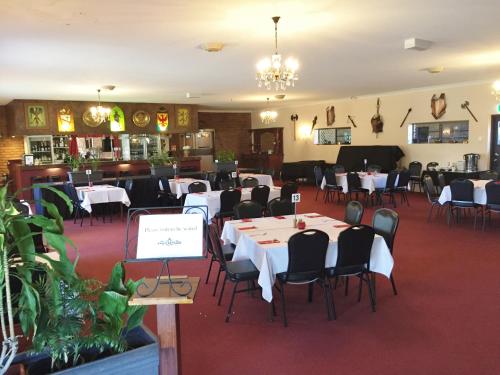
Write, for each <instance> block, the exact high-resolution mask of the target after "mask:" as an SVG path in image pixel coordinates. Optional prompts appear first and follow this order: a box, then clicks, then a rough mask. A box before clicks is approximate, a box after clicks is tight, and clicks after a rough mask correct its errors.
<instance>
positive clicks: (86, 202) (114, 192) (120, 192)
mask: <svg viewBox="0 0 500 375" xmlns="http://www.w3.org/2000/svg"><path fill="white" fill-rule="evenodd" d="M76 191H77V192H78V197H79V198H80V199H81V200H82V201H83V202H82V204H81V205H82V207H83V208H84V209H85V210H86V211H87V212H92V205H93V204H99V203H111V202H121V203H123V204H124V205H125V206H127V207H128V206H130V199H129V198H128V195H127V192H126V191H125V189H123V188H121V187H116V186H111V185H94V186H92V187H88V186H79V187H77V188H76Z"/></svg>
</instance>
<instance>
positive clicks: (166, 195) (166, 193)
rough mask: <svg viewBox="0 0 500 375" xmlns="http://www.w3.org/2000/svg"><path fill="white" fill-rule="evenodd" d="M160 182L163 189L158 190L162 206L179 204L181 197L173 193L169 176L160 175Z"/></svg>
mask: <svg viewBox="0 0 500 375" xmlns="http://www.w3.org/2000/svg"><path fill="white" fill-rule="evenodd" d="M127 181H128V180H127ZM130 181H132V180H130ZM160 182H161V187H162V189H161V190H160V191H158V194H159V200H160V205H161V206H162V207H168V206H176V205H179V204H180V199H178V198H177V196H176V195H175V194H174V193H172V190H171V189H170V182H169V180H168V178H167V177H164V176H162V177H160ZM125 190H126V189H125Z"/></svg>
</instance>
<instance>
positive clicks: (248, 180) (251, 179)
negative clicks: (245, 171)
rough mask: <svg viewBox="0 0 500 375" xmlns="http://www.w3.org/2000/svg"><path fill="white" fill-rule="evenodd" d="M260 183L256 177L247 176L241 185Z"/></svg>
mask: <svg viewBox="0 0 500 375" xmlns="http://www.w3.org/2000/svg"><path fill="white" fill-rule="evenodd" d="M258 184H259V180H257V179H256V178H255V177H247V178H245V179H244V180H243V181H242V182H241V185H242V186H243V187H245V188H250V187H252V188H253V187H256V186H257V185H258Z"/></svg>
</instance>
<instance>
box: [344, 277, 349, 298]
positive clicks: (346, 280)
mask: <svg viewBox="0 0 500 375" xmlns="http://www.w3.org/2000/svg"><path fill="white" fill-rule="evenodd" d="M344 281H345V290H344V295H345V296H346V297H347V295H348V294H349V277H348V276H346V277H344Z"/></svg>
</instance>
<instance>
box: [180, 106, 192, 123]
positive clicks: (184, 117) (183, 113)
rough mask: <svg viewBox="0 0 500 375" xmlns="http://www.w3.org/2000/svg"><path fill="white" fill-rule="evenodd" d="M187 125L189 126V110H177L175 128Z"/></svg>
mask: <svg viewBox="0 0 500 375" xmlns="http://www.w3.org/2000/svg"><path fill="white" fill-rule="evenodd" d="M189 125H191V113H190V112H189V108H177V126H180V127H187V126H189Z"/></svg>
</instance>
